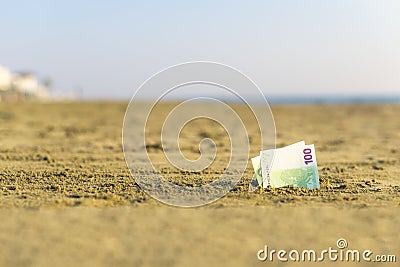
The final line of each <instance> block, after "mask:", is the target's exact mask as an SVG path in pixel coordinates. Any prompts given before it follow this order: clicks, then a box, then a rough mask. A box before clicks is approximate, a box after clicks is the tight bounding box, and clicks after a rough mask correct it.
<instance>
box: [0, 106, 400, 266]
mask: <svg viewBox="0 0 400 267" xmlns="http://www.w3.org/2000/svg"><path fill="white" fill-rule="evenodd" d="M126 106H127V103H111V102H102V103H100V102H96V103H42V104H41V103H17V104H10V103H0V162H1V164H0V193H1V194H0V240H1V242H0V266H188V265H191V266H204V265H207V266H257V265H260V266H261V265H267V264H268V265H273V266H283V265H285V266H286V265H287V264H288V263H282V262H280V261H278V260H274V261H273V262H269V261H266V262H260V261H259V260H258V259H257V251H258V250H260V249H263V248H264V246H265V245H268V246H270V247H273V248H274V249H277V250H278V249H288V250H289V249H299V250H302V249H316V250H318V249H326V248H328V247H336V241H337V240H338V239H339V238H345V239H346V240H347V242H348V247H349V248H351V249H360V250H364V249H370V250H372V251H373V252H374V253H375V254H396V255H397V262H398V261H399V259H398V258H399V257H400V245H399V244H400V238H399V236H398V229H399V223H400V219H399V215H398V214H399V212H400V179H399V178H400V168H399V164H400V120H399V119H398V114H400V105H328V106H326V105H317V104H314V105H275V106H272V107H271V108H272V111H273V114H274V118H275V124H276V133H277V135H276V137H277V138H276V146H277V147H282V146H285V145H289V144H291V143H295V142H297V141H300V140H305V141H306V143H309V144H311V143H314V144H315V147H316V153H317V160H318V170H319V176H320V183H321V188H320V189H317V190H307V189H299V188H294V187H285V188H278V189H270V188H267V189H257V190H256V191H255V192H249V191H248V184H249V182H250V180H251V178H252V176H253V169H252V166H251V163H250V161H249V164H248V166H247V169H246V171H245V173H244V175H243V177H242V179H241V180H240V181H239V183H238V184H237V185H236V187H235V188H234V189H233V190H232V191H231V192H230V193H229V194H228V195H226V196H225V197H223V198H222V199H220V200H218V201H216V202H214V203H211V204H210V205H207V206H204V207H199V208H191V209H188V208H176V207H171V206H168V205H165V204H162V203H160V202H157V201H155V200H154V199H152V198H151V197H150V196H148V195H147V194H146V193H144V192H143V191H142V190H141V189H140V187H138V186H137V184H136V183H135V180H134V178H133V177H131V175H130V173H129V170H128V168H127V166H126V163H125V160H124V155H123V152H122V144H121V131H122V123H123V118H124V112H125V109H126ZM173 107H174V104H171V103H170V104H164V105H161V106H160V107H159V110H158V111H156V112H158V113H155V114H156V115H157V117H158V118H160V116H161V115H162V114H166V113H167V112H168V111H169V110H171V109H172V108H173ZM234 108H235V110H237V111H238V113H242V114H244V115H243V116H244V118H245V120H246V123H247V125H246V126H247V127H248V133H249V136H250V143H251V150H250V155H251V157H254V156H256V155H257V154H258V151H259V150H260V136H259V135H260V134H259V131H258V130H257V125H256V124H255V123H254V121H252V119H251V118H250V117H249V116H248V115H246V114H247V113H246V112H247V111H246V109H245V108H244V107H241V106H234ZM161 117H162V116H161ZM161 121H162V120H161ZM159 129H160V124H159V123H150V124H149V129H148V133H149V140H148V141H149V144H150V145H149V155H150V157H151V159H152V160H154V161H155V162H157V164H155V166H156V168H158V169H164V170H165V169H167V170H168V177H167V178H168V179H169V180H170V181H173V182H175V183H177V184H180V183H183V184H186V185H188V184H189V185H190V184H197V183H199V182H200V183H208V182H209V181H212V180H214V179H215V178H217V177H218V175H219V171H220V170H221V168H223V165H224V164H225V163H226V162H227V161H228V160H229V155H230V154H229V153H230V151H229V146H230V145H229V144H230V143H229V139H228V138H227V136H226V135H224V131H223V128H221V127H218V126H217V125H214V124H213V123H211V122H208V121H202V120H199V121H197V122H195V123H193V124H192V125H191V126H188V128H187V129H186V130H185V129H184V130H183V131H182V150H183V153H184V154H185V155H186V156H187V157H188V158H196V156H198V155H199V154H198V149H197V148H198V143H199V141H200V140H201V139H202V138H204V137H209V138H211V139H213V140H214V141H215V142H216V144H217V147H218V151H219V152H220V154H218V155H217V161H216V163H215V165H212V166H211V167H210V170H211V171H208V172H205V173H201V174H200V175H197V176H194V177H193V175H188V174H186V173H181V172H179V171H174V170H173V168H172V167H171V166H167V165H165V164H166V163H165V160H163V158H164V157H163V153H162V148H161V145H160V142H159V140H158V135H159ZM289 264H293V265H296V264H297V265H298V264H299V263H289ZM300 264H301V263H300ZM335 264H336V265H337V264H340V263H338V262H336V263H334V262H333V263H332V262H329V261H328V260H325V261H324V262H323V263H319V265H335ZM355 265H357V264H355ZM364 265H365V263H358V266H364ZM384 265H385V266H395V264H394V263H385V264H384ZM371 266H372V265H371Z"/></svg>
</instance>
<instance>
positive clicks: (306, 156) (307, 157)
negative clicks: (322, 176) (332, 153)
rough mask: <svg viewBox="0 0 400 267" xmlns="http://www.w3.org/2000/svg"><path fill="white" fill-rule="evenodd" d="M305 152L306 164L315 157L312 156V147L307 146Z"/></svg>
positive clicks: (311, 161)
mask: <svg viewBox="0 0 400 267" xmlns="http://www.w3.org/2000/svg"><path fill="white" fill-rule="evenodd" d="M303 154H304V163H305V164H306V165H308V164H309V163H313V162H314V161H313V158H312V154H311V149H310V148H305V149H304V150H303Z"/></svg>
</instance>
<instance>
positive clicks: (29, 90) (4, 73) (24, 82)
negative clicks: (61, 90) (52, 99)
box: [0, 66, 49, 100]
mask: <svg viewBox="0 0 400 267" xmlns="http://www.w3.org/2000/svg"><path fill="white" fill-rule="evenodd" d="M0 91H3V93H2V94H3V95H4V94H6V95H5V96H4V97H3V98H7V97H8V98H13V99H14V98H16V97H17V98H35V99H41V100H45V99H48V98H49V94H48V90H47V88H46V87H45V86H44V85H42V84H40V83H39V81H38V79H37V77H36V76H35V75H33V74H32V73H29V72H16V73H11V72H10V71H9V70H7V69H6V68H4V67H1V66H0ZM1 99H2V97H1V96H0V100H1Z"/></svg>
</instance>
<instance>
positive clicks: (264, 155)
mask: <svg viewBox="0 0 400 267" xmlns="http://www.w3.org/2000/svg"><path fill="white" fill-rule="evenodd" d="M304 145H305V142H304V141H300V142H297V143H294V144H292V145H289V146H285V147H282V148H277V149H269V150H262V151H260V161H261V162H260V167H261V175H262V178H263V180H262V185H260V186H263V187H267V186H268V185H270V183H271V181H270V176H269V175H268V173H269V168H270V166H272V163H273V161H274V159H275V154H276V153H277V152H278V153H279V155H281V156H280V158H282V157H287V156H291V154H290V153H291V151H293V150H296V148H301V147H303V146H304Z"/></svg>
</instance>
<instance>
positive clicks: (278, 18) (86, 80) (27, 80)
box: [0, 0, 400, 102]
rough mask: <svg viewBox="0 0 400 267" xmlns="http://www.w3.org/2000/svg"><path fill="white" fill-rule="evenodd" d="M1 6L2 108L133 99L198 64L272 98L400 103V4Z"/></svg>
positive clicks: (343, 0)
mask: <svg viewBox="0 0 400 267" xmlns="http://www.w3.org/2000/svg"><path fill="white" fill-rule="evenodd" d="M0 7H1V16H0V32H1V35H2V36H1V42H0V66H2V67H0V92H1V95H2V98H3V99H6V98H9V97H10V96H9V92H10V91H9V90H10V89H11V90H14V91H19V92H22V94H24V95H25V96H32V95H34V96H35V97H36V96H37V97H39V98H42V99H45V98H47V99H48V98H50V99H60V98H61V99H62V98H74V99H76V98H78V99H84V100H105V99H106V100H128V99H130V98H131V97H132V95H133V93H134V92H135V90H136V89H137V88H138V87H139V86H140V85H141V84H142V83H143V82H144V81H145V80H146V79H147V78H149V77H150V76H151V75H153V74H154V73H156V72H158V71H160V70H162V69H164V68H166V67H168V66H171V65H175V64H179V63H182V62H187V61H194V60H206V61H215V62H220V63H223V64H227V65H230V66H232V67H234V68H237V69H239V70H241V71H242V72H243V73H245V74H246V75H248V76H249V77H251V78H252V79H253V80H254V81H255V82H256V83H257V84H258V86H259V87H260V88H261V90H262V91H263V92H264V94H265V95H266V96H267V98H268V99H269V100H272V101H274V100H275V101H280V100H281V101H289V102H290V101H294V102H296V101H347V100H360V101H362V100H363V99H364V100H365V99H366V100H368V99H369V100H372V101H378V102H381V101H394V100H396V101H398V100H399V99H400V98H399V95H400V94H399V93H400V76H399V75H398V71H399V70H400V16H399V15H398V14H400V2H399V1H396V0H385V1H373V0H354V1H348V0H337V1H317V0H309V1H288V0H284V1H251V2H250V3H244V2H243V1H228V0H224V1H201V2H192V1H191V2H188V1H167V2H164V1H116V2H115V1H114V2H110V1H62V2H61V1H57V2H55V1H49V0H39V1H19V0H17V1H2V2H1V4H0ZM6 91H8V93H6ZM239 93H241V94H243V95H246V92H240V89H239ZM153 94H155V92H151V91H149V92H148V96H149V98H151V97H154V95H153ZM246 97H248V98H251V97H252V96H246ZM254 97H255V96H254Z"/></svg>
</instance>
